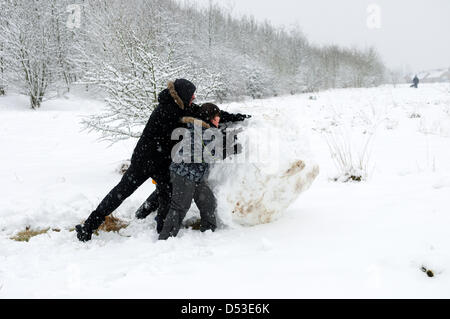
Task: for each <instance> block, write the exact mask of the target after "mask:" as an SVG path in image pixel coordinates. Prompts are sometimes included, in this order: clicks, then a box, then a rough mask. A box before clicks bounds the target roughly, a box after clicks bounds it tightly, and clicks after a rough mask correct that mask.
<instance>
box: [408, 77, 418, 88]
mask: <svg viewBox="0 0 450 319" xmlns="http://www.w3.org/2000/svg"><path fill="white" fill-rule="evenodd" d="M418 84H419V78H418V77H417V75H416V76H414V79H413V84H411V86H410V87H411V88H412V87H415V88H416V89H417V85H418Z"/></svg>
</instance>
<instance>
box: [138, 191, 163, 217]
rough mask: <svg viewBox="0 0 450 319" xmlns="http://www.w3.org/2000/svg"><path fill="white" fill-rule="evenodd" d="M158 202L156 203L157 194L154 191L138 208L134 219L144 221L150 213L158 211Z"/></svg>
mask: <svg viewBox="0 0 450 319" xmlns="http://www.w3.org/2000/svg"><path fill="white" fill-rule="evenodd" d="M158 206H159V201H158V193H157V192H156V191H154V192H153V193H152V194H151V195H150V196H149V198H147V200H146V201H145V202H144V203H143V204H142V205H141V207H139V209H138V210H137V211H136V214H135V215H136V218H137V219H144V218H146V217H147V216H148V215H150V214H151V213H153V212H154V211H155V210H157V209H158Z"/></svg>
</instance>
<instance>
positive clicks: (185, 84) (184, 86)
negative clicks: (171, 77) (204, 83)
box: [174, 79, 197, 105]
mask: <svg viewBox="0 0 450 319" xmlns="http://www.w3.org/2000/svg"><path fill="white" fill-rule="evenodd" d="M174 85H175V90H176V91H177V93H178V96H179V97H180V98H181V100H182V101H183V103H184V105H189V102H190V101H191V98H192V95H193V94H194V92H195V90H196V89H197V88H196V87H195V85H194V84H193V83H192V82H190V81H188V80H186V79H176V80H175V82H174Z"/></svg>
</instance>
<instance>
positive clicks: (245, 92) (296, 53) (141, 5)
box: [0, 0, 385, 138]
mask: <svg viewBox="0 0 450 319" xmlns="http://www.w3.org/2000/svg"><path fill="white" fill-rule="evenodd" d="M0 7H1V10H0V94H5V93H6V92H7V91H8V90H10V89H16V90H19V91H20V92H21V93H24V94H26V95H28V96H29V97H30V105H31V107H32V108H35V109H36V108H39V107H40V105H41V103H42V100H43V98H44V96H46V95H48V94H49V93H50V92H58V94H64V92H68V91H70V89H71V88H72V87H73V85H75V84H77V85H80V84H82V85H84V86H85V87H86V89H90V88H93V87H95V88H100V89H101V90H102V91H103V92H105V94H106V102H107V104H108V106H109V110H110V111H109V112H107V113H105V114H103V115H102V116H100V117H98V118H96V119H93V120H92V121H91V123H90V125H91V126H92V128H96V129H100V130H105V131H109V133H107V135H113V136H115V138H120V136H125V137H126V136H134V135H135V134H138V133H137V132H138V130H135V127H136V125H140V124H142V121H145V120H146V119H147V118H148V115H149V114H150V112H151V111H152V109H153V107H154V106H155V105H156V104H157V93H158V92H159V91H161V90H162V89H163V88H165V87H166V85H167V82H168V81H169V80H172V79H174V78H176V77H185V78H189V79H190V80H192V81H193V82H194V83H196V85H197V87H198V92H197V93H198V99H199V100H209V101H218V102H223V101H229V100H236V99H239V98H241V97H244V96H251V97H253V98H263V97H268V96H276V95H281V94H289V93H290V94H295V93H301V92H313V91H318V90H322V89H328V88H343V87H368V86H375V85H379V84H380V83H382V82H383V80H384V76H385V67H384V65H383V62H382V60H381V58H380V56H379V55H378V53H377V52H376V50H375V49H374V48H368V49H356V48H343V47H339V46H336V45H330V46H315V45H312V44H311V43H310V42H309V41H308V39H307V38H306V37H305V36H304V34H303V33H302V32H301V30H300V29H299V28H294V29H291V30H285V29H283V28H281V27H274V26H273V25H271V24H270V23H269V22H267V21H266V22H258V21H256V20H255V18H253V17H251V16H250V17H249V16H242V17H234V16H233V15H232V13H231V12H230V11H229V10H226V9H224V8H222V7H221V6H220V5H218V4H216V3H214V2H213V1H210V3H209V6H206V7H198V6H196V5H195V4H193V3H189V2H184V3H181V2H177V1H175V0H128V1H123V0H0ZM78 18H79V19H78ZM70 19H75V20H77V19H78V20H77V21H75V20H74V21H72V20H70ZM130 118H133V119H134V120H133V121H129V119H130ZM119 128H120V129H119Z"/></svg>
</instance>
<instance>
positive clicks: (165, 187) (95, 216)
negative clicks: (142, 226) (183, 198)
mask: <svg viewBox="0 0 450 319" xmlns="http://www.w3.org/2000/svg"><path fill="white" fill-rule="evenodd" d="M150 177H152V178H153V179H154V180H155V181H156V182H157V185H156V192H157V196H158V202H159V207H158V215H157V219H161V220H163V219H164V218H165V217H166V215H167V212H168V210H169V203H170V195H171V191H172V189H171V185H170V177H169V168H167V169H164V170H161V171H159V172H156V170H154V169H150V168H147V167H145V166H144V165H137V164H133V162H132V163H131V165H130V167H129V168H128V170H127V171H126V172H125V174H124V175H123V177H122V179H121V180H120V182H119V183H118V184H117V185H116V186H115V187H114V188H113V189H112V190H111V191H110V192H109V193H108V195H106V196H105V198H104V199H103V200H102V201H101V202H100V204H99V205H98V207H97V208H96V209H95V210H94V211H93V212H92V213H91V214H90V215H89V217H88V218H87V219H86V221H85V222H84V225H85V226H86V227H87V228H88V229H89V230H91V231H94V230H96V229H97V228H98V227H100V225H101V224H102V223H103V222H104V220H105V217H106V216H108V215H110V214H111V213H112V212H113V211H114V210H116V209H117V207H119V206H120V204H122V202H123V201H124V200H125V199H126V198H128V197H129V196H130V195H131V194H133V193H134V192H135V191H136V189H138V188H139V186H141V185H142V184H143V183H144V182H145V181H146V180H147V179H149V178H150Z"/></svg>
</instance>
